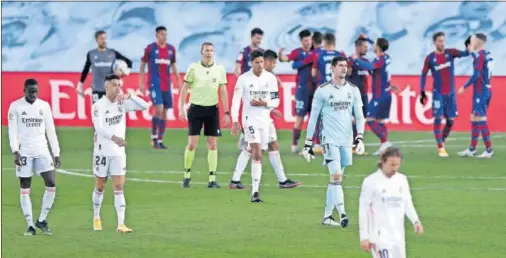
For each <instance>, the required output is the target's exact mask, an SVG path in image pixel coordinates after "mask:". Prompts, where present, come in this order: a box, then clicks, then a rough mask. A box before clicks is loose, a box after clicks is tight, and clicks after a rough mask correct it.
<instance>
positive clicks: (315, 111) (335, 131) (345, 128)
mask: <svg viewBox="0 0 506 258" xmlns="http://www.w3.org/2000/svg"><path fill="white" fill-rule="evenodd" d="M362 105H363V104H362V98H361V96H360V90H359V89H358V87H357V86H355V85H353V84H351V83H349V82H346V83H345V84H344V85H342V86H341V85H334V84H333V82H328V83H326V84H323V85H321V86H320V87H319V88H318V89H317V90H316V92H315V95H314V98H313V104H312V107H311V115H310V117H309V124H308V127H307V135H308V136H312V135H313V133H314V130H315V127H316V122H317V120H318V117H320V118H321V129H320V134H321V135H320V136H321V144H322V145H324V144H333V145H337V146H343V147H348V146H351V145H352V144H353V128H352V121H353V115H352V112H353V111H354V112H355V116H356V117H357V118H358V117H361V118H363V117H364V115H363V114H362ZM357 129H362V130H361V131H362V132H363V126H362V128H357ZM359 131H360V130H359ZM310 138H311V137H310Z"/></svg>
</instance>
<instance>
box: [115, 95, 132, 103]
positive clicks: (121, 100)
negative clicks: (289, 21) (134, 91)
mask: <svg viewBox="0 0 506 258" xmlns="http://www.w3.org/2000/svg"><path fill="white" fill-rule="evenodd" d="M130 97H132V95H130V94H118V95H117V96H116V101H118V103H119V104H123V102H125V100H127V99H129V98H130Z"/></svg>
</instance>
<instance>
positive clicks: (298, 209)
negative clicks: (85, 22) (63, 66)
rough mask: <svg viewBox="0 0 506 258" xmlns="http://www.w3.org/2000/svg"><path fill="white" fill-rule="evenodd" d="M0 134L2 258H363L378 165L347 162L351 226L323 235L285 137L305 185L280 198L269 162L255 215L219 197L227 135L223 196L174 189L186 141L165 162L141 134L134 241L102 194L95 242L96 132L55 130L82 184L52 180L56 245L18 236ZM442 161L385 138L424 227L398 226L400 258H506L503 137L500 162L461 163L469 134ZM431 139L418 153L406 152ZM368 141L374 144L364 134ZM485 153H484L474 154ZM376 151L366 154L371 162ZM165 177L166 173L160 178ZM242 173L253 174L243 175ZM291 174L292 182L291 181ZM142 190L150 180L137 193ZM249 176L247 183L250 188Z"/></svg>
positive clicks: (39, 188) (13, 188)
mask: <svg viewBox="0 0 506 258" xmlns="http://www.w3.org/2000/svg"><path fill="white" fill-rule="evenodd" d="M3 129H4V130H2V140H3V144H2V164H3V169H2V172H3V175H2V195H3V198H2V222H3V223H2V224H3V227H2V241H3V248H2V257H8V258H12V257H41V256H44V255H50V256H51V257H73V258H77V257H107V258H112V257H141V255H143V256H144V257H150V258H151V257H192V258H193V257H255V258H256V257H346V258H353V257H370V255H369V254H366V253H363V252H362V251H361V250H360V249H359V238H358V224H357V211H358V208H357V203H358V194H359V189H358V187H359V186H360V184H361V181H362V180H363V178H364V176H365V175H367V174H369V173H371V172H373V169H374V166H375V162H376V159H375V158H374V157H371V156H368V157H355V159H354V163H355V164H354V165H353V166H352V167H349V168H347V170H346V177H345V187H347V188H346V189H345V195H346V196H345V203H346V209H347V213H348V215H349V217H350V218H351V225H350V227H348V228H345V229H343V228H326V227H323V226H322V225H320V222H321V218H322V213H323V208H324V207H323V205H324V202H325V192H326V190H325V188H324V187H325V185H326V182H327V180H328V174H327V170H326V168H325V167H322V166H321V159H319V158H317V159H316V160H315V161H314V162H312V163H306V162H305V161H303V159H302V158H301V157H299V156H296V155H293V154H290V153H288V152H287V151H286V150H287V149H288V147H289V145H290V141H291V135H290V132H279V138H280V145H281V146H282V159H283V162H284V165H285V170H286V171H287V174H288V175H289V177H290V178H292V179H295V180H301V181H302V183H303V184H304V185H306V186H319V187H300V188H297V189H286V190H284V189H283V190H281V189H278V188H277V187H276V186H277V185H276V177H275V176H274V173H273V171H272V169H271V167H270V165H269V162H268V158H267V157H266V159H265V162H264V163H265V165H264V172H263V178H262V182H263V183H264V185H263V186H262V187H261V192H262V197H263V199H264V201H265V202H264V203H262V204H251V203H250V202H249V198H250V191H249V190H244V191H241V190H229V189H228V188H226V186H227V183H228V181H229V180H230V178H231V176H232V175H231V171H232V170H233V168H234V165H235V160H236V158H237V154H238V151H237V149H236V145H235V144H236V139H235V138H233V137H231V136H230V135H229V134H228V132H226V133H225V136H223V137H222V138H221V139H220V141H219V155H220V156H219V165H218V170H219V171H222V172H221V173H218V181H219V182H220V183H221V186H222V188H221V189H207V188H205V185H202V184H193V185H192V188H190V189H181V188H180V186H179V184H176V183H174V181H179V180H180V179H181V178H182V173H178V171H180V170H181V168H182V165H183V150H184V146H185V144H186V133H185V132H184V131H180V130H174V131H168V132H167V133H166V140H165V142H166V144H167V145H168V146H169V149H168V150H166V151H159V150H153V149H151V147H150V146H149V144H148V143H149V132H148V131H147V130H146V129H130V130H129V131H128V133H127V141H128V145H129V147H128V150H127V153H128V154H127V155H128V159H127V164H128V165H127V170H128V172H127V177H128V178H131V179H132V178H136V179H138V180H141V181H128V182H127V185H126V187H125V194H126V200H127V225H129V226H130V227H132V228H133V229H134V230H135V232H134V233H133V234H128V235H121V234H119V233H116V232H115V229H116V212H115V210H114V206H113V197H112V191H111V188H110V185H108V189H107V190H106V194H105V198H104V204H103V206H102V219H103V225H104V231H103V232H93V230H92V228H91V226H92V215H93V213H92V207H91V192H92V190H93V179H92V178H91V177H84V176H82V175H91V174H92V173H91V162H92V161H91V158H92V157H91V155H92V154H91V152H92V131H91V130H90V129H70V128H59V129H58V135H59V140H60V144H61V150H62V162H63V166H62V169H64V170H65V171H68V172H73V173H78V174H80V175H81V176H76V175H68V174H58V175H57V197H56V201H55V205H54V207H53V210H52V211H51V213H50V215H49V218H48V221H49V222H50V226H51V227H52V229H53V232H54V234H53V236H52V237H47V236H42V235H37V236H35V237H25V236H23V232H24V231H25V229H26V223H25V221H24V218H23V216H22V212H21V209H20V205H19V182H18V180H17V179H16V177H15V172H14V170H13V163H12V157H11V155H10V154H9V153H10V150H9V147H8V139H7V133H6V131H7V130H6V128H3ZM452 137H454V138H456V139H455V140H451V141H448V144H447V145H448V151H449V152H450V154H451V155H452V156H451V157H450V158H448V159H439V158H437V156H436V153H435V147H433V145H435V143H434V142H433V141H432V140H431V139H433V136H432V135H431V133H391V137H390V138H391V140H392V141H408V142H407V143H399V146H401V147H402V150H403V151H404V154H405V162H404V164H403V167H402V168H401V170H402V172H404V173H405V174H407V175H411V177H410V184H411V187H412V188H413V191H412V194H413V198H414V202H415V207H417V209H418V213H419V215H420V217H421V219H422V222H423V224H424V227H425V235H424V236H423V237H416V236H414V234H413V233H412V227H411V225H410V224H409V223H408V222H406V228H407V231H406V232H407V250H408V257H423V258H425V257H430V258H436V257H444V258H449V257H480V258H486V257H491V258H496V257H506V246H505V244H504V240H505V239H506V233H505V231H504V229H505V227H506V219H505V218H506V209H505V208H504V204H505V198H504V196H505V194H506V191H504V190H505V188H506V175H505V170H504V167H505V163H506V162H505V160H506V155H505V154H504V150H505V147H506V144H505V140H506V135H504V134H502V135H501V134H495V135H494V137H495V138H493V143H494V147H495V150H496V156H495V157H494V158H493V159H490V160H477V159H474V158H468V159H463V158H459V157H456V155H455V154H456V152H457V151H460V150H462V149H464V148H465V147H466V146H467V144H468V142H469V140H468V137H469V136H468V134H467V133H465V134H457V133H455V134H453V135H452ZM416 140H427V141H426V142H423V141H422V142H417V143H413V142H409V141H416ZM366 142H368V143H376V139H374V137H373V136H372V135H371V134H368V135H367V137H366ZM480 147H481V143H480ZM375 148H376V147H375V146H368V149H367V150H368V151H369V152H373V151H374V150H375ZM206 155H207V153H206V151H205V141H204V139H201V142H200V145H199V147H198V149H197V156H196V159H195V162H194V167H193V171H194V173H193V178H192V179H193V181H194V182H206V181H207V159H206ZM160 172H166V173H160ZM247 172H249V167H248V170H247ZM296 174H299V175H296ZM303 174H306V175H303ZM142 179H151V180H158V181H157V182H143V181H142ZM250 180H251V179H250V175H249V173H248V174H246V175H244V176H243V182H248V183H249V182H250ZM42 193H43V183H42V179H41V178H40V177H36V178H35V180H34V181H33V186H32V196H31V197H32V203H33V211H34V217H37V216H38V214H39V213H40V205H41V203H40V202H41V198H42Z"/></svg>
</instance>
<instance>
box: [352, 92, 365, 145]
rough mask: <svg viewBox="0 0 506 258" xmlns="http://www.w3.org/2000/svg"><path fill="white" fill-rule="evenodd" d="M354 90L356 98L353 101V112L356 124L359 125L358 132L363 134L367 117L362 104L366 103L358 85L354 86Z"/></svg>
mask: <svg viewBox="0 0 506 258" xmlns="http://www.w3.org/2000/svg"><path fill="white" fill-rule="evenodd" d="M353 92H354V93H355V99H354V102H353V112H354V113H355V124H356V126H357V134H358V135H362V136H363V135H364V130H365V117H364V113H363V111H362V106H363V105H364V103H362V96H361V94H360V90H359V89H358V87H356V86H354V87H353ZM358 135H357V136H358Z"/></svg>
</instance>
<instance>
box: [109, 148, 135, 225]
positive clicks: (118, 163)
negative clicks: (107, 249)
mask: <svg viewBox="0 0 506 258" xmlns="http://www.w3.org/2000/svg"><path fill="white" fill-rule="evenodd" d="M109 171H110V172H111V177H112V185H113V189H114V207H115V208H116V214H117V218H118V228H117V231H118V232H121V233H130V232H132V229H130V228H128V227H127V226H126V225H125V211H126V201H125V195H124V193H123V189H124V185H125V175H126V157H125V156H122V157H111V158H110V164H109Z"/></svg>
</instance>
